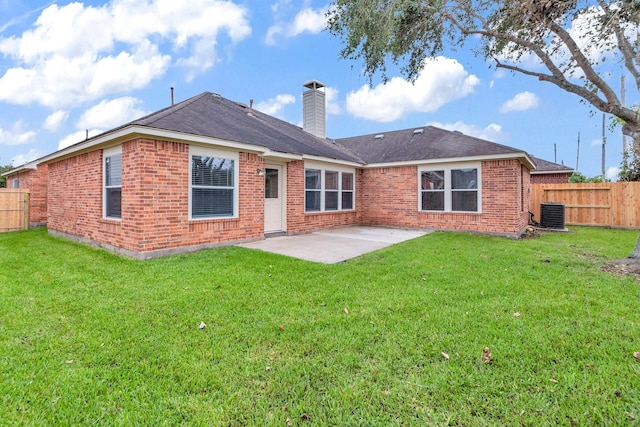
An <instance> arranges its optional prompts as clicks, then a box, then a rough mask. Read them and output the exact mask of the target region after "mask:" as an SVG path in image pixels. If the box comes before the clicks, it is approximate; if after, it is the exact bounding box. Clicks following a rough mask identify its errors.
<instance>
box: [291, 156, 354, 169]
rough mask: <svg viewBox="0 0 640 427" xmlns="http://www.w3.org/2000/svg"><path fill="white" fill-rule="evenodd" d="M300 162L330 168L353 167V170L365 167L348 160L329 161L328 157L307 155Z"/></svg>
mask: <svg viewBox="0 0 640 427" xmlns="http://www.w3.org/2000/svg"><path fill="white" fill-rule="evenodd" d="M302 160H304V161H305V163H306V162H312V163H320V164H325V165H331V167H335V166H333V165H342V166H344V167H353V168H363V167H366V166H365V165H364V164H363V163H357V162H350V161H348V160H337V159H330V158H328V157H321V156H311V155H307V154H303V155H302Z"/></svg>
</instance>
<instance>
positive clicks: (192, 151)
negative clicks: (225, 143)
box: [189, 146, 240, 221]
mask: <svg viewBox="0 0 640 427" xmlns="http://www.w3.org/2000/svg"><path fill="white" fill-rule="evenodd" d="M193 156H205V157H215V158H220V159H226V160H233V214H232V215H226V216H206V217H200V216H198V217H195V218H194V217H193V212H192V207H193V203H192V202H193V185H192V182H191V181H192V176H191V175H192V171H191V167H192V165H193V160H192V158H193ZM239 178H240V154H239V153H238V152H237V151H227V150H220V149H217V148H208V147H200V146H189V219H190V220H192V221H211V220H216V219H226V218H238V216H239V206H240V202H239V200H238V198H239V182H240V179H239Z"/></svg>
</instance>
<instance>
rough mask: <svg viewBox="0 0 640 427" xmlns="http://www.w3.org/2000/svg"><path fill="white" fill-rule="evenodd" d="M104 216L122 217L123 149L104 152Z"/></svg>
mask: <svg viewBox="0 0 640 427" xmlns="http://www.w3.org/2000/svg"><path fill="white" fill-rule="evenodd" d="M104 216H105V218H121V217H122V147H115V148H111V149H107V150H104Z"/></svg>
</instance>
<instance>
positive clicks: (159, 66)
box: [0, 0, 251, 108]
mask: <svg viewBox="0 0 640 427" xmlns="http://www.w3.org/2000/svg"><path fill="white" fill-rule="evenodd" d="M247 14H248V11H247V9H245V8H244V7H242V6H238V5H236V4H234V3H232V2H229V1H219V0H191V1H189V2H172V1H166V0H148V1H144V2H141V1H132V0H111V2H109V3H106V4H104V5H103V6H99V7H94V6H85V5H84V4H82V3H70V4H67V5H65V6H58V5H55V4H54V5H51V6H49V7H47V8H46V9H44V10H43V11H42V13H41V14H40V16H39V17H38V19H37V20H36V21H35V22H34V24H33V27H32V28H31V29H29V30H28V31H25V32H24V33H22V34H21V35H18V36H11V37H8V38H4V37H0V55H4V57H5V58H8V59H9V60H12V62H13V64H11V63H10V62H9V61H6V63H7V64H8V66H7V67H6V69H7V71H6V72H5V74H4V75H3V76H0V101H6V102H11V103H16V104H29V103H38V104H41V105H45V106H49V107H54V108H60V107H68V106H71V105H74V104H77V103H82V102H86V101H90V100H94V99H97V98H99V97H101V96H104V95H109V94H112V93H122V92H126V91H130V90H133V89H139V88H142V87H145V86H147V85H148V84H149V83H150V82H151V81H152V80H154V79H156V78H158V77H160V76H161V75H163V74H164V73H165V72H166V71H167V69H168V67H169V66H170V65H171V63H172V62H173V63H175V64H177V65H179V66H182V67H184V68H185V70H186V79H187V80H188V79H190V78H193V77H194V76H195V75H197V74H199V73H202V72H203V71H205V70H207V69H209V68H211V67H212V66H213V65H214V64H215V63H216V62H217V61H219V59H218V56H217V53H216V52H217V48H218V38H219V36H220V35H221V34H225V35H226V36H227V37H228V38H229V39H230V41H231V42H232V43H236V42H238V41H240V40H242V39H244V38H246V37H248V36H249V35H250V34H251V27H250V26H249V23H248V18H247ZM165 44H170V45H172V46H173V51H172V52H171V54H167V53H162V52H161V48H162V49H163V50H166V49H164V47H165V46H164V45H165Z"/></svg>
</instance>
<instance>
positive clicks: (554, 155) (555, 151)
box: [553, 142, 558, 163]
mask: <svg viewBox="0 0 640 427" xmlns="http://www.w3.org/2000/svg"><path fill="white" fill-rule="evenodd" d="M553 163H558V150H557V149H556V143H555V142H554V143H553Z"/></svg>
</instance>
